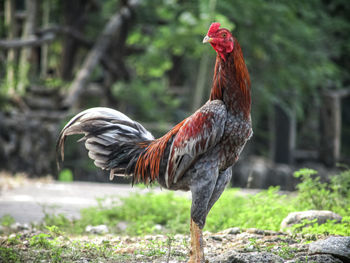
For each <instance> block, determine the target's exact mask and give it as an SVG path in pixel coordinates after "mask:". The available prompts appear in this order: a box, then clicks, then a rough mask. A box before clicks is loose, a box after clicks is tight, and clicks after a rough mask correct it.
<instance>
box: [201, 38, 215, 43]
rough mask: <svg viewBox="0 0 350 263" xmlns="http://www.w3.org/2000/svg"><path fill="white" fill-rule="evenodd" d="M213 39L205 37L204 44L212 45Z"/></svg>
mask: <svg viewBox="0 0 350 263" xmlns="http://www.w3.org/2000/svg"><path fill="white" fill-rule="evenodd" d="M212 40H213V39H212V38H211V37H209V36H205V38H204V39H203V44H204V43H210V42H211V41H212Z"/></svg>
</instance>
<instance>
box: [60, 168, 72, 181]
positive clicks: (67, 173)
mask: <svg viewBox="0 0 350 263" xmlns="http://www.w3.org/2000/svg"><path fill="white" fill-rule="evenodd" d="M58 181H60V182H72V181H73V173H72V171H71V170H70V169H63V170H62V171H60V173H59V174H58Z"/></svg>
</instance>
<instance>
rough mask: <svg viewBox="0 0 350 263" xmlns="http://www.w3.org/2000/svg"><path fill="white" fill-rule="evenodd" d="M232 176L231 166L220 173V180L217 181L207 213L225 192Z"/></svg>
mask: <svg viewBox="0 0 350 263" xmlns="http://www.w3.org/2000/svg"><path fill="white" fill-rule="evenodd" d="M231 177H232V167H229V168H227V169H226V170H225V171H222V172H220V173H219V177H218V180H217V181H216V184H215V188H214V191H213V194H212V195H211V197H210V200H209V203H208V208H207V214H208V213H209V211H210V209H211V208H212V207H213V205H214V204H215V202H216V201H217V200H218V199H219V197H220V196H221V194H222V193H223V192H224V190H225V188H226V185H227V184H228V183H229V182H230V180H231Z"/></svg>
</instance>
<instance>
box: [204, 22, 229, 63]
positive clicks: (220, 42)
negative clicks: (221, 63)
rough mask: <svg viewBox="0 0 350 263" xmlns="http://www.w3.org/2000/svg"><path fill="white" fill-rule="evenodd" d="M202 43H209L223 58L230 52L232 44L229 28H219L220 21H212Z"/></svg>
mask: <svg viewBox="0 0 350 263" xmlns="http://www.w3.org/2000/svg"><path fill="white" fill-rule="evenodd" d="M203 43H210V45H212V47H213V48H214V49H215V51H216V52H217V53H218V54H219V55H220V56H221V57H222V58H223V59H225V57H226V55H227V54H228V53H231V52H232V50H233V46H234V38H233V36H232V34H231V32H230V31H229V30H227V29H226V28H220V23H212V24H211V25H210V27H209V30H208V33H207V35H206V36H205V38H204V39H203Z"/></svg>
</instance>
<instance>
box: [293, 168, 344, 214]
mask: <svg viewBox="0 0 350 263" xmlns="http://www.w3.org/2000/svg"><path fill="white" fill-rule="evenodd" d="M316 175H317V171H315V170H312V169H306V168H305V169H301V170H299V171H297V172H295V173H294V176H295V177H296V178H299V179H300V180H301V182H300V183H299V184H298V185H297V189H298V196H297V198H296V207H297V208H299V210H301V209H303V210H305V209H318V210H331V211H333V212H337V213H340V214H346V213H347V211H346V208H347V207H349V206H350V194H349V191H348V190H347V189H349V187H350V170H347V171H345V172H342V173H341V174H339V175H333V176H332V177H331V180H330V181H329V182H328V183H327V182H321V179H320V177H319V176H316Z"/></svg>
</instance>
